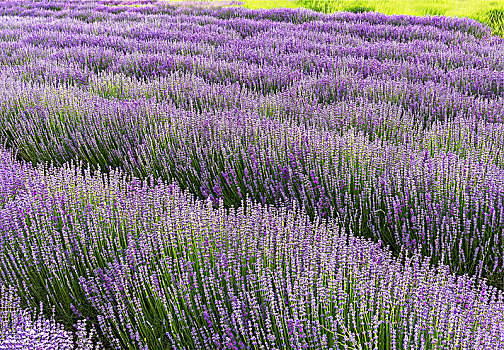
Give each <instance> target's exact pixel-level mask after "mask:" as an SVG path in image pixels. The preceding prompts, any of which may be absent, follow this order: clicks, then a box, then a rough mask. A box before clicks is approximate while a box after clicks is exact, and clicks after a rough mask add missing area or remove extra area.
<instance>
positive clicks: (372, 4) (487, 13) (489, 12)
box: [170, 0, 504, 37]
mask: <svg viewBox="0 0 504 350" xmlns="http://www.w3.org/2000/svg"><path fill="white" fill-rule="evenodd" d="M179 1H182V0H172V1H170V2H179ZM185 1H187V0H185ZM191 1H192V2H196V3H197V2H202V1H204V0H191ZM210 2H211V1H210ZM241 2H242V3H243V7H245V8H248V9H260V8H262V9H271V8H280V7H284V8H298V7H305V8H309V9H312V10H314V11H319V12H324V13H333V12H337V11H350V12H366V11H376V12H381V13H384V14H387V15H392V14H401V15H413V16H427V15H431V16H448V17H459V18H462V17H468V18H472V19H475V20H477V21H480V22H482V23H485V24H487V25H488V26H489V27H490V28H492V33H493V34H495V35H499V36H501V37H504V0H241Z"/></svg>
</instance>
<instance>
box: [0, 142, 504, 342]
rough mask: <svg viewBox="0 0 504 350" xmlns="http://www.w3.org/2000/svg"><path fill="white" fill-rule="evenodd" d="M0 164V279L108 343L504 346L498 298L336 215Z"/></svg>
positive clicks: (503, 303) (72, 171)
mask: <svg viewBox="0 0 504 350" xmlns="http://www.w3.org/2000/svg"><path fill="white" fill-rule="evenodd" d="M0 169H1V172H2V174H3V176H1V177H0V185H1V187H0V188H1V191H0V197H1V199H2V203H3V205H2V208H1V209H0V282H1V283H2V284H4V285H8V286H11V288H14V289H15V290H16V291H18V295H19V296H21V298H22V299H23V300H24V301H25V304H26V305H25V306H29V307H31V309H36V308H37V307H38V303H39V302H40V301H43V302H44V303H45V304H48V305H51V306H52V307H53V308H54V311H55V315H56V316H57V319H58V321H59V322H63V323H64V324H66V325H68V324H70V325H72V324H76V323H78V322H79V320H83V319H86V320H88V321H89V322H90V324H91V325H95V326H96V327H97V329H98V331H99V334H100V335H101V339H102V341H103V342H104V344H107V345H108V346H109V347H111V348H114V349H147V348H148V349H252V348H255V349H258V348H261V349H377V348H379V349H488V350H490V349H491V350H497V349H504V293H503V292H502V291H499V290H498V289H496V288H494V287H491V286H488V285H487V284H486V283H484V282H482V281H481V280H478V279H476V278H474V277H473V278H469V277H467V276H463V277H458V278H457V277H455V276H454V275H453V274H450V273H449V268H448V267H447V266H443V265H441V266H440V267H438V268H437V269H433V268H432V267H431V266H430V264H429V262H428V261H427V260H425V259H422V258H421V257H420V256H419V255H414V256H413V257H409V258H408V257H405V256H402V258H401V259H400V260H397V259H396V258H393V257H392V256H391V253H390V252H386V251H384V250H383V249H382V248H380V247H379V245H378V244H376V243H372V242H371V241H369V240H365V239H363V238H356V237H354V236H352V235H349V234H348V232H344V231H342V230H341V229H340V228H339V227H338V223H337V222H335V221H333V220H329V221H324V222H320V221H319V220H317V221H315V222H314V221H312V220H310V218H309V217H308V216H307V215H306V214H305V213H303V211H302V210H300V209H299V208H294V209H292V210H289V209H287V208H285V207H280V208H274V207H267V206H266V207H265V206H262V205H260V204H253V203H252V202H250V201H249V203H248V205H247V206H246V208H245V207H244V206H241V207H240V208H239V209H233V210H231V211H226V210H225V208H224V207H223V205H222V201H221V203H220V207H219V208H217V209H216V208H213V206H212V203H211V201H209V200H207V201H206V202H203V201H200V200H195V199H194V198H193V197H192V196H190V195H188V194H187V193H185V194H184V193H182V192H181V191H180V189H178V187H177V186H176V185H175V184H173V185H167V184H165V183H160V182H157V183H156V184H151V185H148V184H147V183H146V182H142V181H138V180H136V179H134V178H133V179H131V178H128V177H127V176H125V175H123V174H121V173H120V172H116V171H113V172H111V173H110V174H108V175H103V174H92V173H91V172H90V171H89V170H84V171H82V168H80V167H76V166H72V165H65V166H63V167H47V166H40V167H38V168H33V167H31V166H28V165H23V164H20V163H19V162H16V161H14V159H13V157H12V156H11V154H9V153H8V152H4V151H2V154H1V157H0ZM11 299H13V298H11ZM81 325H82V323H81ZM52 327H53V329H55V331H52V330H51V329H48V330H47V331H48V332H56V331H59V332H62V330H59V328H58V327H55V326H54V325H53V326H52ZM47 328H49V327H47ZM60 328H61V327H60ZM80 329H81V331H82V330H83V329H84V327H82V326H80ZM52 339H58V338H57V337H52ZM61 343H63V341H62V340H60V343H59V344H61ZM2 344H3V343H2V339H1V338H0V347H1V345H2ZM11 344H12V343H11ZM52 344H58V343H56V341H55V340H53V343H52ZM86 344H87V346H89V343H86ZM53 346H54V345H53ZM60 348H61V349H66V348H64V347H60Z"/></svg>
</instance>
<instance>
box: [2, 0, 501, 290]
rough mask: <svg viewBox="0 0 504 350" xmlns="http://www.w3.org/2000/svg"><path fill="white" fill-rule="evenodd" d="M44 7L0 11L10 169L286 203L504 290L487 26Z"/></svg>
mask: <svg viewBox="0 0 504 350" xmlns="http://www.w3.org/2000/svg"><path fill="white" fill-rule="evenodd" d="M44 6H46V5H43V3H39V2H34V3H30V2H24V1H23V2H12V3H8V2H7V3H5V5H2V6H1V7H0V13H3V14H4V15H10V16H11V17H3V18H5V19H6V21H4V23H5V24H3V25H2V28H1V29H0V37H1V38H2V40H1V46H2V53H3V57H2V58H1V61H0V62H2V68H1V71H0V86H1V88H0V95H1V97H0V100H1V102H2V103H1V104H0V105H1V106H2V107H1V111H0V115H1V118H0V123H1V125H0V130H1V136H0V138H1V139H2V140H4V142H6V144H7V146H9V147H11V148H13V149H15V150H16V151H17V154H18V157H19V158H20V159H24V160H28V161H31V162H53V163H55V164H60V165H61V164H63V163H65V162H67V161H69V160H83V161H85V162H87V163H88V164H91V165H93V166H94V167H95V168H100V169H101V170H103V171H110V170H111V169H113V168H116V167H118V168H121V169H123V170H124V171H127V172H129V173H131V174H133V175H135V176H137V177H139V178H147V177H149V176H154V177H155V178H161V179H164V180H165V181H169V182H171V181H176V182H177V183H178V185H179V186H180V187H181V188H182V189H184V190H185V189H188V190H190V191H191V192H192V193H193V194H195V195H197V196H198V197H199V198H202V199H203V198H211V199H212V200H213V201H214V204H217V203H218V201H219V200H220V199H223V201H224V204H225V206H226V207H233V206H234V207H236V206H239V205H240V203H241V201H242V200H243V198H244V197H245V195H248V196H249V197H251V198H252V199H254V200H255V201H258V202H261V203H263V204H275V205H290V204H291V203H292V202H293V201H297V202H298V203H299V204H300V206H302V207H303V208H305V209H306V211H307V213H308V214H309V215H310V216H311V217H317V216H318V217H338V218H339V219H340V223H341V224H342V225H343V226H344V227H346V228H347V229H349V230H351V231H352V232H354V233H355V234H357V235H364V236H367V237H373V238H374V239H375V240H379V241H381V242H383V243H384V244H386V245H389V246H391V248H392V250H393V252H394V253H396V254H397V253H398V251H399V250H400V248H401V247H405V248H408V249H409V250H411V251H414V250H420V251H421V252H422V254H423V255H424V256H430V257H432V262H433V263H436V262H438V261H442V262H443V263H445V264H447V265H449V266H450V267H451V269H452V272H456V273H470V274H476V275H478V276H480V277H485V278H488V279H489V280H490V282H491V283H492V284H493V285H495V286H498V287H499V288H501V289H502V288H504V285H503V281H504V256H503V254H504V253H503V252H504V234H503V232H504V210H503V205H504V180H503V179H504V173H503V166H504V153H503V152H502V148H503V146H504V132H503V131H504V130H503V117H504V97H503V93H504V40H503V39H499V38H497V37H492V36H490V32H489V29H488V28H487V27H485V26H483V25H482V24H479V23H477V22H475V21H472V20H467V19H464V20H462V19H448V18H443V17H430V18H429V17H426V18H415V17H408V16H390V17H387V16H384V15H380V14H376V13H366V14H349V13H343V14H335V15H330V16H328V15H322V14H318V13H316V12H311V11H307V10H296V11H292V10H286V9H285V10H270V11H255V12H254V11H249V10H245V9H242V8H227V9H220V10H215V9H195V8H193V9H187V8H179V7H174V6H168V5H163V4H162V3H153V2H149V3H147V4H146V5H142V6H120V5H118V4H116V3H115V2H114V3H108V2H106V1H105V2H101V3H92V2H86V3H85V4H80V3H74V4H72V3H71V2H70V3H59V2H53V3H52V5H51V6H46V7H44ZM2 11H3V12H2ZM90 11H91V12H90ZM89 13H92V14H94V15H93V16H90V15H89V16H88V15H85V14H89ZM86 16H87V17H86Z"/></svg>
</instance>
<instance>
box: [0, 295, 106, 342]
mask: <svg viewBox="0 0 504 350" xmlns="http://www.w3.org/2000/svg"><path fill="white" fill-rule="evenodd" d="M40 308H41V309H40V313H39V315H38V317H37V319H36V320H33V317H32V315H31V314H30V313H29V312H28V310H23V309H22V308H21V305H20V300H19V297H16V295H15V290H13V289H12V288H7V287H5V286H3V285H2V286H1V288H0V349H2V350H26V349H30V350H47V349H58V350H74V349H78V350H94V349H96V350H98V349H101V344H100V343H98V344H93V342H92V337H93V335H94V330H93V329H91V332H89V331H87V330H86V322H85V321H82V320H79V321H77V325H76V330H77V332H76V336H77V339H78V340H77V343H74V341H73V338H74V335H73V333H72V332H70V331H68V330H65V329H64V328H63V327H62V326H61V325H60V324H57V323H56V322H55V320H54V314H53V317H52V318H51V319H49V320H48V319H46V318H45V317H44V316H43V313H42V311H43V306H42V303H41V306H40Z"/></svg>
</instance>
